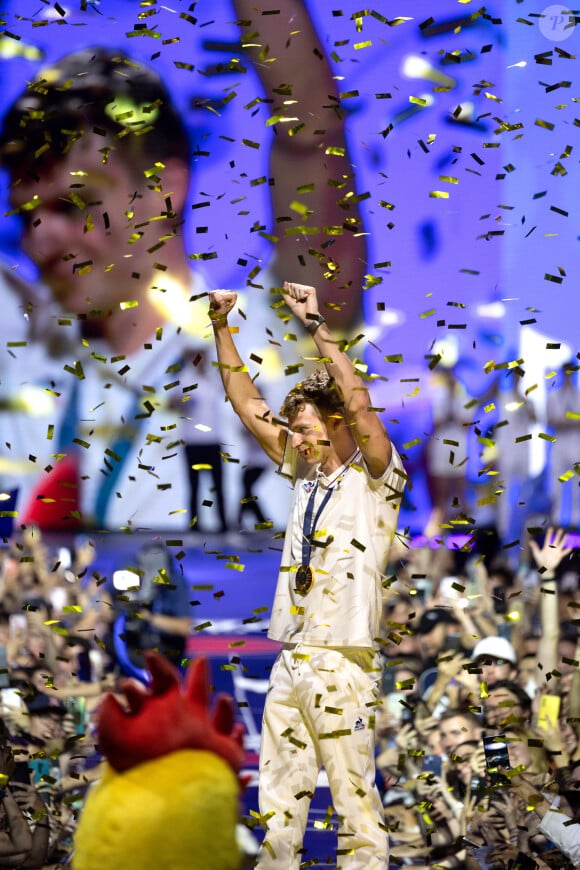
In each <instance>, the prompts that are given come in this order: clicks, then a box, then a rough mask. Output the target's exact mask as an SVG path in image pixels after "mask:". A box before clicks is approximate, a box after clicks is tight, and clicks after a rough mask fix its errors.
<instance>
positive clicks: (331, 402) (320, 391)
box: [280, 371, 344, 419]
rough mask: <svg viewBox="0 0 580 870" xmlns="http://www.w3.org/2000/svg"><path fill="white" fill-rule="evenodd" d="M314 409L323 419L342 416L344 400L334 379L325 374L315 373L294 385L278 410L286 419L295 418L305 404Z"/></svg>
mask: <svg viewBox="0 0 580 870" xmlns="http://www.w3.org/2000/svg"><path fill="white" fill-rule="evenodd" d="M307 403H308V404H310V405H314V407H315V408H316V409H317V410H318V411H319V412H320V413H321V414H322V415H323V416H325V417H331V416H333V415H340V416H344V398H343V395H342V393H341V391H340V388H339V387H338V385H337V383H336V381H335V380H334V378H331V377H330V375H329V374H328V373H327V372H322V371H316V372H313V373H312V374H311V375H308V377H307V378H305V379H304V380H303V381H300V382H299V383H298V384H296V385H295V386H294V387H292V389H291V390H290V392H289V393H288V395H287V396H286V398H285V399H284V403H283V405H282V407H281V408H280V414H281V415H282V416H283V417H286V418H287V419H290V418H292V417H295V416H296V414H297V413H298V412H299V411H300V410H301V408H303V407H304V405H305V404H307Z"/></svg>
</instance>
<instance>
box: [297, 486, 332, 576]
mask: <svg viewBox="0 0 580 870" xmlns="http://www.w3.org/2000/svg"><path fill="white" fill-rule="evenodd" d="M332 490H333V487H330V488H329V489H328V490H327V491H326V494H325V496H324V498H323V499H322V502H321V504H320V507H319V508H318V510H317V511H316V516H315V517H314V520H313V519H312V516H313V514H314V499H315V497H316V493H317V491H318V481H317V482H316V485H315V487H314V489H313V490H312V492H311V493H310V495H309V497H308V502H307V504H306V510H305V511H304V522H303V525H302V564H303V565H304V567H308V565H310V558H311V555H312V544H311V539H312V536H313V535H314V533H315V532H316V526H317V525H318V520H319V519H320V515H321V513H322V511H323V510H324V508H325V507H326V505H327V504H328V502H329V500H330V496H331V495H332Z"/></svg>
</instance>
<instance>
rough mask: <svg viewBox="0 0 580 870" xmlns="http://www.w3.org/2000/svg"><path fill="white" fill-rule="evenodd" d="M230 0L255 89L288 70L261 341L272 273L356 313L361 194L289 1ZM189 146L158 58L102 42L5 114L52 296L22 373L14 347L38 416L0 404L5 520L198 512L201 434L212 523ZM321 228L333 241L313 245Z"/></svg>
mask: <svg viewBox="0 0 580 870" xmlns="http://www.w3.org/2000/svg"><path fill="white" fill-rule="evenodd" d="M235 5H236V11H237V13H238V14H239V16H240V19H241V22H242V24H243V27H244V29H245V28H247V29H248V34H249V33H250V32H252V29H254V30H257V29H259V40H257V39H256V34H255V32H254V33H253V34H252V35H253V37H254V38H253V39H248V38H246V33H245V32H244V39H243V41H245V42H248V43H251V44H252V45H253V48H252V47H249V49H248V50H249V51H250V52H251V53H254V52H255V55H253V56H255V58H256V69H257V71H258V73H259V75H260V77H261V79H262V82H263V84H264V86H265V89H266V91H267V97H270V96H271V91H272V90H273V89H278V88H279V86H280V82H291V83H292V92H293V99H292V101H291V103H292V109H291V111H292V114H293V115H296V116H298V118H299V120H300V121H301V124H300V125H299V126H298V127H296V126H295V125H294V124H292V125H288V126H292V130H291V131H289V135H288V131H286V130H283V126H284V125H282V126H281V127H280V128H276V133H277V135H276V136H274V137H273V139H272V143H273V144H272V148H271V170H272V176H273V178H272V179H271V183H270V185H268V190H269V191H270V192H271V195H272V200H273V206H274V209H273V210H274V215H275V216H276V217H279V216H280V217H279V219H280V220H283V221H289V224H288V225H286V224H284V227H287V228H288V232H285V231H284V230H280V231H277V232H279V235H280V240H279V243H278V244H277V245H276V256H275V258H274V261H273V265H272V272H270V273H269V274H268V275H266V273H264V276H261V278H262V280H263V281H264V284H266V283H267V284H268V287H267V288H266V289H265V290H264V291H263V292H259V291H258V290H253V291H252V299H251V301H252V315H253V323H254V324H255V329H254V331H253V334H251V335H250V336H249V339H248V342H249V345H250V346H251V347H253V350H254V351H255V352H258V351H259V350H260V348H261V347H262V346H263V345H265V344H268V347H270V349H271V350H272V346H274V345H277V342H276V341H275V340H274V339H273V335H274V334H276V329H277V328H278V329H280V321H279V319H278V318H276V316H275V314H274V313H273V312H272V311H271V310H270V304H269V303H270V299H271V297H270V292H269V291H270V287H271V286H280V284H281V281H280V280H279V279H278V278H277V277H276V276H278V275H280V274H287V273H288V272H289V271H290V268H292V270H293V271H295V269H296V268H298V269H300V271H301V274H302V275H303V276H304V278H305V279H306V280H314V279H315V278H316V279H318V280H317V284H318V286H319V287H320V292H321V302H322V303H323V304H324V305H325V313H326V314H327V317H328V319H329V322H334V323H335V324H340V325H341V326H342V327H346V326H347V325H349V324H350V323H352V322H353V321H354V320H355V319H356V318H357V317H358V316H359V314H360V299H361V288H362V286H363V283H364V273H365V252H366V251H365V241H364V233H360V232H353V231H351V230H352V229H354V228H355V227H356V226H357V225H358V223H359V219H358V211H357V206H356V199H357V198H356V197H352V193H351V192H349V191H351V190H352V188H353V181H352V179H353V173H352V170H351V166H350V163H349V159H348V149H347V148H346V143H345V139H344V122H343V118H342V115H341V113H340V111H337V109H336V106H335V104H334V102H333V101H334V99H336V100H337V101H338V93H337V90H336V84H335V81H334V78H333V75H332V69H331V66H330V64H329V62H328V60H327V57H326V54H325V53H324V51H323V47H322V45H320V48H319V47H318V45H319V40H318V38H317V35H316V32H315V29H314V26H313V24H312V21H311V20H310V17H309V15H308V11H307V9H306V6H305V4H304V2H303V0H288V3H286V4H285V14H284V16H278V17H277V18H276V16H271V15H266V14H263V15H261V16H260V18H259V21H257V22H256V24H255V25H253V27H252V19H254V18H255V14H256V9H255V7H254V6H253V4H252V3H251V2H250V0H236V3H235ZM281 22H282V23H281ZM289 22H291V23H289ZM290 36H291V39H290ZM258 41H259V42H260V44H261V49H258V47H257V42H258ZM262 43H263V45H262ZM290 43H291V46H290ZM262 52H267V53H268V54H269V57H268V61H267V62H263V54H262ZM274 61H275V62H274ZM313 64H314V72H313ZM277 92H278V93H280V91H279V90H278V91H277ZM334 93H336V94H337V96H336V98H334V97H333V96H332V94H334ZM329 94H331V96H330V98H329ZM295 133H298V135H294V134H295ZM191 157H192V145H191V143H190V141H189V137H188V133H187V130H186V128H185V125H184V123H183V120H182V118H181V116H180V113H179V111H178V109H177V108H176V106H175V105H174V103H173V101H172V99H171V95H170V93H169V91H168V89H167V88H166V87H165V85H164V84H163V82H162V81H161V79H160V78H159V76H158V75H157V73H156V72H155V71H153V70H152V69H150V68H148V67H147V66H145V65H144V64H142V63H140V62H135V61H134V60H132V59H131V58H130V57H128V56H126V55H125V54H124V53H123V52H121V51H119V50H116V49H110V48H108V47H90V48H86V49H82V50H80V51H75V52H73V53H72V54H69V55H67V56H65V57H64V58H62V59H61V60H59V61H58V62H57V63H55V64H53V65H52V66H49V67H47V68H45V69H42V70H41V71H40V72H39V73H38V75H37V77H36V78H35V80H34V81H33V82H32V83H30V84H29V85H28V86H27V88H26V90H25V91H24V92H23V93H22V94H21V95H20V97H18V98H17V99H16V101H15V102H14V104H13V105H12V106H11V108H10V109H9V110H8V112H7V113H6V115H5V118H4V122H3V129H2V131H1V134H0V163H1V164H2V165H3V167H4V168H5V169H7V170H8V173H9V176H10V182H11V185H10V189H11V202H12V206H13V208H14V210H15V211H16V212H18V214H19V215H20V216H21V218H22V223H23V234H22V246H23V250H24V251H25V252H26V253H27V254H28V255H29V256H30V257H31V259H32V260H33V261H34V262H35V264H36V265H37V267H38V270H39V273H40V278H41V280H42V281H43V282H44V284H46V285H47V286H48V288H49V289H50V291H51V294H52V296H53V298H54V300H55V301H56V302H57V303H58V305H59V313H58V316H57V317H55V318H54V321H53V322H54V325H55V328H54V330H53V331H52V334H50V330H48V329H47V330H45V334H44V336H43V341H44V342H45V343H46V345H47V350H48V344H49V343H50V344H51V347H50V350H53V349H54V351H55V353H56V354H57V356H58V359H50V358H49V354H48V353H47V355H46V359H45V360H44V365H40V364H39V363H38V361H37V360H36V357H35V364H34V371H33V372H31V371H29V370H28V369H27V368H26V364H27V360H28V359H29V358H30V349H29V348H28V347H24V348H19V349H17V350H16V351H15V352H14V354H13V356H14V368H15V370H16V376H17V378H16V381H15V383H14V384H13V386H14V389H15V392H17V391H18V389H19V388H20V386H21V385H22V383H23V382H29V381H33V382H34V384H35V385H36V386H37V387H38V391H39V393H41V394H42V397H43V403H44V404H43V405H42V406H41V405H40V404H38V406H37V407H35V408H34V412H35V415H36V416H35V415H32V414H30V413H25V412H24V411H23V412H22V413H10V414H7V415H5V416H6V420H5V421H3V442H5V443H6V442H7V443H8V444H9V445H10V447H9V455H8V457H7V458H8V459H10V461H11V462H12V463H13V466H14V467H15V469H16V470H15V474H14V477H15V480H13V479H11V478H10V479H9V477H8V476H7V477H6V478H4V480H3V483H2V485H3V487H6V488H9V489H12V488H13V487H14V486H18V487H20V492H19V500H18V504H17V508H18V511H19V520H20V521H21V522H24V523H30V522H36V523H37V524H39V525H43V524H46V525H53V526H54V525H62V524H63V521H64V522H65V524H66V523H68V527H69V528H72V527H74V525H75V523H81V524H83V525H85V526H89V527H93V526H95V527H98V528H107V529H119V528H120V529H123V530H125V529H127V528H135V527H143V526H145V527H149V528H156V529H187V528H188V527H191V526H194V525H195V522H196V516H194V515H193V514H194V512H195V506H193V508H192V506H191V504H190V499H191V495H192V492H193V491H194V489H195V476H196V475H197V474H198V473H199V471H200V469H197V468H194V467H193V465H195V464H199V461H198V463H195V462H194V454H195V450H193V451H188V447H195V446H196V445H197V444H199V443H200V440H203V442H204V443H203V445H202V446H203V447H204V451H203V452H204V457H205V458H204V461H203V462H202V463H201V464H202V465H203V466H205V467H207V464H208V463H207V461H206V460H207V453H208V451H207V449H206V448H208V447H209V446H210V445H211V446H212V448H213V453H212V455H213V457H214V461H213V463H212V470H213V472H214V486H215V488H216V493H215V497H214V500H215V502H216V503H217V506H218V509H219V513H220V517H219V519H220V523H221V526H223V525H224V523H225V508H224V505H223V503H222V502H223V492H222V491H221V483H220V480H219V479H218V477H219V472H220V471H221V464H222V462H223V456H222V455H221V451H223V450H224V447H223V446H222V445H223V443H224V442H227V441H228V435H229V433H228V431H227V429H226V421H225V420H222V419H221V412H222V409H223V407H224V402H223V400H222V398H221V393H220V391H219V390H218V389H217V382H216V381H215V378H216V377H217V372H216V371H215V369H213V368H212V367H211V366H210V364H209V360H208V359H207V357H206V351H209V349H210V347H211V345H210V344H209V343H208V340H207V327H208V320H207V314H206V310H207V305H206V303H205V302H204V301H201V300H200V301H196V300H199V297H202V296H204V295H205V294H206V292H207V285H206V281H205V279H204V276H203V274H202V273H201V271H200V269H199V268H197V270H196V272H195V273H194V272H192V270H191V269H190V262H189V260H190V257H189V254H188V252H187V249H186V240H185V239H184V235H183V223H184V213H185V208H186V204H187V197H188V189H189V183H190V163H191ZM294 157H296V159H297V166H298V167H299V168H300V171H299V172H298V171H296V172H295V173H294V172H293V159H294ZM335 177H336V178H337V179H339V180H340V184H338V182H337V184H336V187H339V188H340V190H339V192H337V191H334V192H333V187H332V182H333V180H334V179H335ZM301 178H302V179H305V180H306V181H308V182H310V181H313V180H314V179H316V184H312V190H306V189H305V190H304V191H302V192H301V195H300V196H301V202H304V203H305V208H306V209H307V210H308V216H305V215H304V214H303V213H302V212H301V214H300V218H299V220H300V222H302V221H305V222H306V223H308V224H309V227H308V229H307V231H305V232H304V233H302V234H300V233H296V227H295V222H296V221H295V219H293V218H288V217H285V216H286V215H288V214H292V207H291V203H292V201H293V199H294V197H295V196H296V185H297V184H299V183H300V181H299V179H301ZM351 197H352V202H351ZM339 201H340V202H339ZM282 216H284V217H282ZM310 216H312V226H311V225H310ZM296 220H297V219H296ZM314 225H316V226H314ZM346 225H348V227H347V230H348V231H345V226H346ZM329 228H330V230H329ZM335 230H336V232H335ZM328 234H330V236H331V237H332V249H331V251H332V252H330V250H329V251H328V252H327V253H326V254H324V249H326V247H327V245H328V244H329V243H328V241H327V235H328ZM317 237H318V238H317ZM318 242H322V243H324V244H323V249H322V252H319V251H318V250H316V245H317V243H318ZM229 244H230V245H231V241H230V243H229ZM313 252H314V253H313ZM301 264H302V265H301ZM333 275H334V276H335V277H337V280H336V281H334V280H331V276H333ZM339 275H340V277H338V276H339ZM266 278H267V281H266ZM253 286H254V285H253ZM327 303H328V308H327V307H326V304H327ZM63 314H65V315H67V316H66V317H64V316H63ZM77 327H78V331H79V332H80V335H79V334H78V332H77ZM267 330H269V333H268V332H267ZM282 332H283V330H282ZM53 346H54V348H53ZM283 346H284V342H283V340H282V333H281V334H280V347H281V348H282V347H283ZM272 353H274V351H273V350H272ZM196 385H198V390H196V389H195V386H196ZM197 392H199V393H200V394H201V393H203V396H202V400H201V401H198V400H196V393H197ZM208 418H211V419H208ZM4 424H5V425H4ZM7 427H9V429H8V428H7ZM47 427H48V429H47ZM208 428H209V429H210V430H211V431H210V432H209V433H208V432H207V430H208ZM47 431H48V432H49V435H48V437H47ZM208 441H209V442H210V443H209V444H208V443H206V442H208ZM3 449H5V448H3ZM55 457H56V458H55ZM21 464H22V465H23V466H25V468H26V471H25V472H23V473H21V471H20V465H21ZM191 472H193V475H192V473H191ZM275 481H276V478H273V479H272V482H273V483H274V484H275ZM274 488H276V487H274ZM286 491H287V490H286V488H283V489H280V492H281V493H285V492H286ZM281 500H282V499H281ZM275 508H276V505H275V504H273V503H272V504H271V505H270V509H272V510H273V509H275ZM63 517H64V518H65V520H63Z"/></svg>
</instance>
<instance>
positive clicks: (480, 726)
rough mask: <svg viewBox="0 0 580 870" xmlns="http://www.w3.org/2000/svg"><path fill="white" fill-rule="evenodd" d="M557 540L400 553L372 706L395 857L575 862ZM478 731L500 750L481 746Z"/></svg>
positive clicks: (567, 550)
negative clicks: (377, 695) (479, 550)
mask: <svg viewBox="0 0 580 870" xmlns="http://www.w3.org/2000/svg"><path fill="white" fill-rule="evenodd" d="M434 531H435V530H434V529H431V532H432V533H433V532H434ZM436 537H437V536H436V534H435V535H434V536H433V537H430V536H429V535H428V536H427V542H429V541H433V540H434V539H436ZM439 540H441V539H440V538H439ZM567 543H568V539H567V535H566V533H565V531H564V530H562V529H558V530H554V529H547V530H545V533H543V534H542V535H541V536H540V540H539V541H538V540H536V539H535V538H534V537H530V539H529V541H528V542H527V543H526V546H525V547H523V548H522V550H521V558H520V562H519V566H518V569H517V570H515V571H514V570H513V569H511V568H510V567H509V566H508V564H507V560H505V559H502V555H501V550H499V551H495V552H492V553H489V552H488V553H487V554H486V555H485V556H484V555H481V556H477V555H474V554H473V551H471V552H467V553H462V552H455V553H454V552H452V551H450V550H449V549H447V548H444V547H440V548H438V549H436V550H431V549H430V547H429V545H428V543H427V545H426V546H422V547H416V548H413V547H409V548H408V550H407V552H406V553H404V552H399V553H397V555H396V562H395V563H393V565H392V572H391V574H390V575H389V577H388V578H387V581H386V582H387V586H388V591H389V593H390V597H389V598H388V600H387V602H386V604H385V608H384V617H383V638H384V646H383V650H384V672H383V687H382V688H383V695H382V698H381V700H382V704H381V705H380V706H379V708H378V713H377V768H378V779H379V784H380V787H381V788H382V791H383V802H384V806H385V819H386V823H387V825H388V829H389V832H390V837H391V855H392V861H393V866H395V864H399V865H411V866H419V867H425V868H426V867H433V866H437V867H467V868H473V870H477V868H483V870H486V868H502V867H517V866H521V867H540V868H545V867H578V866H580V825H579V824H578V822H579V821H580V815H579V813H580V747H579V741H578V738H579V734H580V730H579V729H580V669H579V663H578V662H579V659H580V643H579V633H578V615H577V608H578V607H579V605H580V598H579V594H578V592H579V589H578V571H577V566H576V565H575V561H574V552H573V550H572V548H571V547H568V546H567ZM402 546H403V545H401V547H402ZM467 549H469V548H467ZM484 740H485V741H486V742H487V743H490V742H491V743H492V744H493V747H494V749H496V748H497V745H498V743H499V744H505V746H506V752H507V755H506V754H504V756H503V757H498V756H497V755H494V754H493V752H491V750H490V749H489V748H488V752H487V754H486V750H485V748H484ZM526 862H527V863H526ZM530 862H531V863H530ZM534 862H535V863H534Z"/></svg>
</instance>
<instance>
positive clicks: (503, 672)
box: [470, 637, 518, 687]
mask: <svg viewBox="0 0 580 870" xmlns="http://www.w3.org/2000/svg"><path fill="white" fill-rule="evenodd" d="M471 661H472V662H473V663H474V665H475V666H476V668H475V672H476V673H477V676H478V680H479V682H480V683H485V684H486V685H487V686H488V687H489V686H493V685H494V684H495V683H497V682H498V680H512V681H514V680H517V676H518V659H517V655H516V651H515V649H514V647H513V646H512V644H511V643H510V642H509V640H507V639H506V638H504V637H484V638H482V639H481V640H480V641H478V642H477V643H476V645H475V646H474V648H473V652H472V654H471ZM470 670H471V672H472V673H473V672H474V670H473V669H472V668H470ZM480 672H481V673H480Z"/></svg>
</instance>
